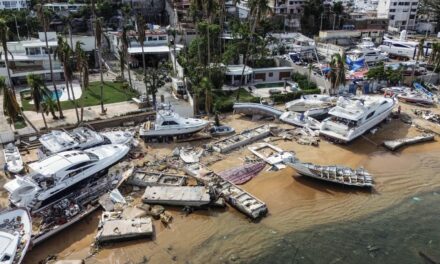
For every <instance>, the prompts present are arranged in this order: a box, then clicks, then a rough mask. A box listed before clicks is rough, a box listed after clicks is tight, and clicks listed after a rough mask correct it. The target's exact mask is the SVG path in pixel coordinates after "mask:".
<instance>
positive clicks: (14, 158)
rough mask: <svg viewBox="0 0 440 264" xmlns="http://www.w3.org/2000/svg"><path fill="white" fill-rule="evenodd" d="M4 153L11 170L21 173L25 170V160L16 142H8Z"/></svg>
mask: <svg viewBox="0 0 440 264" xmlns="http://www.w3.org/2000/svg"><path fill="white" fill-rule="evenodd" d="M3 153H4V155H5V161H6V164H7V165H8V171H9V172H12V173H19V172H21V171H22V170H23V160H22V158H21V155H20V151H19V150H18V148H17V147H16V146H15V145H14V144H12V143H9V144H7V145H6V147H5V148H4V149H3Z"/></svg>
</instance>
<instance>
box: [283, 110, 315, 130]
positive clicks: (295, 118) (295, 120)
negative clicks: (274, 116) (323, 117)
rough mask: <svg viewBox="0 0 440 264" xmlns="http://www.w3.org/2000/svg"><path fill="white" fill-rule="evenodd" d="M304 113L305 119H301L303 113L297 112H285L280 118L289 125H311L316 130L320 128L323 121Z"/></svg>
mask: <svg viewBox="0 0 440 264" xmlns="http://www.w3.org/2000/svg"><path fill="white" fill-rule="evenodd" d="M302 115H303V120H301V114H298V113H295V112H285V113H284V114H282V115H281V116H280V120H281V121H283V122H284V123H287V124H289V125H293V126H299V127H309V128H311V129H314V130H318V129H319V128H320V127H321V123H320V122H319V121H318V120H316V119H314V118H312V117H308V116H306V115H304V114H302Z"/></svg>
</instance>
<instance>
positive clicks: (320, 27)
mask: <svg viewBox="0 0 440 264" xmlns="http://www.w3.org/2000/svg"><path fill="white" fill-rule="evenodd" d="M322 15H323V14H321V25H320V26H319V31H321V30H322Z"/></svg>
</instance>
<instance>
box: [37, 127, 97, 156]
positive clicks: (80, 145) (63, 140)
mask: <svg viewBox="0 0 440 264" xmlns="http://www.w3.org/2000/svg"><path fill="white" fill-rule="evenodd" d="M39 141H40V142H41V144H42V145H43V147H44V148H45V149H46V150H47V151H49V153H51V154H54V153H58V152H62V151H66V150H71V149H87V148H91V147H94V146H97V145H100V144H103V143H104V138H103V137H102V136H101V135H100V134H99V133H98V132H96V131H94V130H92V129H90V128H87V127H77V128H75V129H73V130H72V131H70V132H67V131H60V130H53V131H51V132H50V133H47V134H44V135H42V136H41V137H40V138H39Z"/></svg>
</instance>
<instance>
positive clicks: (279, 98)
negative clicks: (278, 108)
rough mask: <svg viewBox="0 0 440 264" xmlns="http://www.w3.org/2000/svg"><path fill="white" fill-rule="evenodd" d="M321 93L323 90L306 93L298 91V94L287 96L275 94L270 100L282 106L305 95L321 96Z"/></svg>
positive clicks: (288, 94) (307, 91)
mask: <svg viewBox="0 0 440 264" xmlns="http://www.w3.org/2000/svg"><path fill="white" fill-rule="evenodd" d="M320 93H321V90H319V89H313V90H304V91H297V92H292V93H285V94H273V95H271V96H270V98H271V99H272V101H273V102H274V103H276V104H281V103H286V102H289V101H292V100H295V99H299V98H300V97H301V95H303V94H320Z"/></svg>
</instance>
